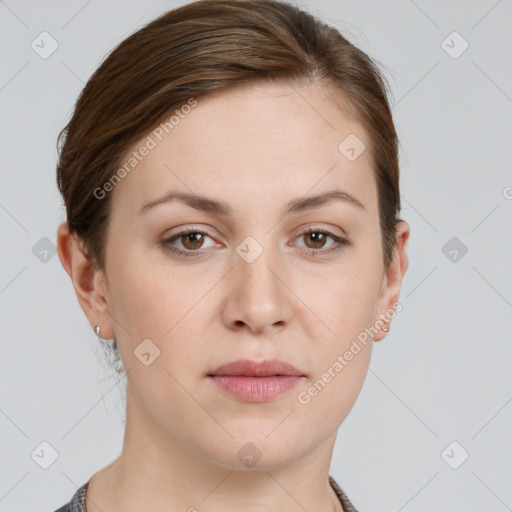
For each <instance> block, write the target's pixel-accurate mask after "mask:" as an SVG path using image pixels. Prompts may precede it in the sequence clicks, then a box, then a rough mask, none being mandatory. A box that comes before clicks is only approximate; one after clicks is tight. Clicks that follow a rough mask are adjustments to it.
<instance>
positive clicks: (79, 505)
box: [55, 482, 89, 512]
mask: <svg viewBox="0 0 512 512" xmlns="http://www.w3.org/2000/svg"><path fill="white" fill-rule="evenodd" d="M88 484H89V482H86V483H85V484H84V485H82V487H79V488H78V489H77V491H76V492H75V494H73V497H72V498H71V501H70V502H69V503H66V504H65V505H63V506H62V507H60V508H59V509H58V510H56V511H55V512H87V510H86V508H85V495H86V493H87V485H88Z"/></svg>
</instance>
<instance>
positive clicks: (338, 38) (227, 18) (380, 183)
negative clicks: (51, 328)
mask: <svg viewBox="0 0 512 512" xmlns="http://www.w3.org/2000/svg"><path fill="white" fill-rule="evenodd" d="M259 80H268V81H271V82H280V81H282V82H286V83H289V84H292V83H295V84H299V85H300V84H303V83H311V82H315V81H316V82H320V83H321V84H323V85H326V86H329V87H331V88H333V89H334V90H336V91H338V92H340V93H341V95H340V98H341V97H342V98H343V107H344V111H345V112H347V114H350V117H353V118H355V119H357V120H358V121H360V122H361V124H362V125H363V127H364V129H365V130H366V131H367V133H368V137H369V145H368V146H369V149H370V155H371V159H372V166H373V170H374V173H375V178H376V181H377V187H378V203H379V221H380V227H381V235H382V236H381V239H382V247H383V259H384V265H385V266H386V267H387V266H388V265H389V263H390V261H391V256H392V251H393V247H394V245H395V229H396V224H397V223H398V221H399V220H400V219H399V218H398V214H399V212H400V192H399V164H398V140H397V135H396V132H395V128H394V124H393V119H392V115H391V109H390V107H389V103H388V99H387V91H388V84H387V82H386V80H385V78H384V77H383V75H382V74H381V72H380V71H379V69H378V67H377V66H376V64H375V63H374V62H373V61H372V60H371V59H370V58H369V57H368V56H367V55H366V54H365V53H364V52H363V51H361V50H359V49H358V48H357V47H355V46H354V45H353V44H352V43H350V42H349V41H348V40H347V39H345V38H344V37H343V36H342V35H341V34H340V33H339V32H338V30H336V29H335V28H333V27H331V26H329V25H327V24H325V23H323V22H321V21H320V20H319V19H317V18H316V17H315V16H313V15H312V14H310V13H307V12H305V11H303V10H301V9H299V8H298V7H296V6H294V5H292V4H291V3H287V2H281V1H274V0H199V1H195V2H192V3H190V4H187V5H185V6H182V7H179V8H177V9H174V10H171V11H169V12H167V13H165V14H163V15H161V16H160V17H158V18H157V19H155V20H153V21H151V22H150V23H148V24H147V25H145V26H144V27H142V28H141V29H139V30H137V31H136V32H135V33H133V34H132V35H130V36H129V37H128V38H126V39H125V40H123V41H122V42H121V43H119V44H118V45H117V46H116V47H115V48H114V49H113V50H112V52H111V53H110V54H109V55H108V57H107V58H106V59H105V60H104V61H103V63H102V64H101V65H100V66H99V68H98V69H97V70H96V71H95V72H94V74H93V75H92V76H91V77H90V79H89V81H88V82H87V84H86V86H85V87H84V89H83V90H82V92H81V94H80V96H79V98H78V100H77V102H76V106H75V109H74V112H73V115H72V117H71V119H70V121H69V122H68V124H67V125H66V126H65V128H64V129H63V130H62V131H61V132H60V133H59V136H58V139H57V150H58V152H59V161H58V164H57V184H58V187H59V190H60V192H61V194H62V196H63V199H64V202H65V206H66V213H67V223H68V226H69V230H70V232H71V233H73V232H74V233H76V234H77V235H78V236H79V237H80V239H81V240H82V241H83V250H84V254H86V255H87V257H88V258H89V259H90V260H91V262H93V263H94V265H95V266H96V267H97V268H100V269H104V264H105V246H106V244H105V242H106V233H107V227H108V221H109V212H110V208H111V204H112V202H111V200H110V198H111V194H110V195H109V196H108V197H105V198H104V199H97V198H96V197H95V195H94V193H93V191H94V190H95V189H97V188H98V187H101V186H102V185H103V184H104V183H105V182H107V181H108V179H109V178H110V177H112V176H113V175H114V173H115V171H116V170H117V169H118V166H119V165H120V164H121V162H122V161H123V158H124V155H125V154H126V152H127V151H128V150H129V148H130V147H131V146H132V145H133V144H134V143H135V142H137V141H138V140H140V139H141V138H142V137H143V136H145V135H146V134H147V133H149V131H150V130H151V129H152V128H153V127H154V126H155V125H157V124H158V123H160V122H161V121H162V119H163V118H164V117H165V116H166V115H168V112H170V111H172V110H173V109H175V108H176V107H178V106H180V105H182V104H184V103H186V102H187V101H188V100H189V99H190V98H191V97H194V98H199V97H201V96H202V95H206V94H207V93H208V92H211V91H215V90H220V89H227V88H230V87H234V86H237V85H242V84H244V83H247V82H253V81H259ZM340 142H341V141H340Z"/></svg>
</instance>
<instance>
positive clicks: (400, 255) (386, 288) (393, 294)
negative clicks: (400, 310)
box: [373, 220, 410, 341]
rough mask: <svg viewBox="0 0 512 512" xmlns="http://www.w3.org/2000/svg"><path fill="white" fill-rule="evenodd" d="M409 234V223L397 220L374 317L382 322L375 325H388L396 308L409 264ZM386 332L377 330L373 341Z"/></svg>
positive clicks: (384, 335)
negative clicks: (377, 315) (390, 253)
mask: <svg viewBox="0 0 512 512" xmlns="http://www.w3.org/2000/svg"><path fill="white" fill-rule="evenodd" d="M409 234H410V227H409V224H408V223H407V222H405V221H403V220H401V221H399V222H398V224H397V226H396V238H395V240H396V243H395V247H394V249H393V255H392V259H391V262H390V264H389V266H388V267H387V269H385V272H384V277H383V279H382V287H381V291H380V295H379V307H378V311H379V317H378V319H376V320H379V319H382V322H379V323H378V324H377V325H379V324H381V323H383V324H384V325H385V326H387V327H390V324H391V319H390V312H391V311H393V310H394V309H395V308H396V306H395V304H396V303H397V302H398V297H399V296H400V288H401V286H402V279H403V277H404V274H405V271H406V270H407V267H408V265H409V260H408V257H407V243H408V241H409ZM386 313H387V314H386ZM388 332H389V331H383V330H379V332H378V333H377V334H376V335H375V336H374V338H373V341H380V340H382V339H384V338H385V337H386V335H387V333H388Z"/></svg>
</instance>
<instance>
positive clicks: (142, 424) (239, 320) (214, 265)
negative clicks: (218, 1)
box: [58, 83, 409, 512]
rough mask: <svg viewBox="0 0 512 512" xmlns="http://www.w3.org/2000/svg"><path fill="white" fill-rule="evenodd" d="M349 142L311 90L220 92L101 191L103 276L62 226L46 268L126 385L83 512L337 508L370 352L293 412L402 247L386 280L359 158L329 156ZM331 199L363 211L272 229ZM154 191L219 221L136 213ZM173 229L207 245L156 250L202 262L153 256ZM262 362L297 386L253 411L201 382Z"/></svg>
mask: <svg viewBox="0 0 512 512" xmlns="http://www.w3.org/2000/svg"><path fill="white" fill-rule="evenodd" d="M351 133H353V134H356V135H357V136H358V137H359V138H360V139H361V140H362V141H366V142H368V138H367V135H366V133H365V131H364V130H363V128H362V126H361V125H359V124H358V123H356V122H355V121H349V120H348V119H347V118H346V117H345V116H343V115H342V112H341V110H340V109H338V107H337V104H336V103H335V101H334V98H333V96H332V92H328V91H327V89H326V88H325V87H322V86H320V85H319V84H313V85H308V86H301V87H296V88H291V87H290V86H288V85H283V84H281V85H276V84H272V85H269V84H255V83H253V84H250V85H245V86H243V87H238V88H236V89H234V90H230V91H218V92H216V93H215V94H213V95H211V96H209V97H206V98H199V99H198V106H197V107H196V108H195V109H194V110H192V112H191V113H190V114H189V115H188V116H186V117H185V119H182V120H180V124H179V125H178V126H176V127H175V128H174V129H173V131H172V132H170V134H169V135H167V136H166V137H165V138H164V139H163V140H162V142H160V143H159V144H158V145H157V146H156V147H155V148H154V149H152V150H151V151H150V152H149V154H148V155H147V156H146V157H144V158H143V159H142V160H141V161H140V163H139V164H138V165H137V167H136V169H134V170H132V171H131V173H130V174H129V175H127V176H126V177H125V178H124V179H123V180H122V182H121V183H120V184H118V185H117V186H116V187H115V189H114V192H113V197H112V201H113V203H112V206H113V208H112V213H111V218H110V224H109V232H108V240H107V247H106V265H105V272H103V271H101V270H96V269H94V267H93V266H91V264H90V262H89V261H88V260H87V259H86V258H85V257H84V255H83V253H82V252H81V250H80V245H79V240H78V239H77V238H76V236H74V235H70V234H69V231H68V229H67V226H66V223H62V225H61V226H60V227H59V229H58V252H59V257H60V260H61V262H62V264H63V266H64V268H65V270H66V271H67V272H68V274H69V275H70V277H71V279H72V282H73V285H74V288H75V291H76V294H77V297H78V300H79V302H80V305H81V307H82V309H83V311H84V312H85V314H86V315H87V318H88V319H89V321H90V324H91V326H95V325H100V326H101V336H102V337H103V338H112V337H116V338H117V342H118V345H119V347H120V351H121V355H122V359H123V363H124V367H125V370H126V371H127V373H128V375H127V381H128V384H127V391H126V393H127V417H126V432H125V438H124V445H123V450H122V454H121V455H120V456H119V458H118V459H116V460H115V461H114V462H113V463H112V464H110V465H109V466H107V467H106V468H104V469H102V470H101V471H99V472H98V473H96V474H94V475H93V476H92V478H91V481H90V484H89V490H88V496H87V509H88V511H89V512H96V511H100V510H101V511H102V512H114V511H116V510H124V511H125V512H132V511H133V512H135V511H138V512H140V510H147V506H148V504H151V510H153V511H154V512H159V511H164V510H165V511H166V512H168V511H169V510H183V511H185V510H187V511H190V512H192V511H193V510H195V509H197V510H198V511H200V512H202V511H218V510H222V511H239V510H244V511H248V512H253V511H263V510H265V511H266V512H274V511H276V512H277V511H279V512H280V511H282V510H287V511H299V510H300V511H302V512H303V510H304V509H305V510H316V511H322V512H327V511H329V512H331V511H333V510H342V507H341V504H340V503H339V501H338V499H337V497H336V495H335V493H334V491H333V490H332V489H331V487H330V485H329V483H328V475H329V466H330V463H331V457H332V452H333V448H334V443H335V439H336V435H337V429H338V427H339V426H340V424H341V423H342V422H343V420H344V419H345V417H346V416H347V414H348V413H349V411H350V409H351V408H352V406H353V405H354V403H355V400H356V398H357V396H358V394H359V392H360V390H361V387H362V384H363V381H364V378H365V376H366V374H367V371H368V365H369V362H370V356H371V350H372V340H371V339H370V340H369V342H368V343H367V344H366V345H365V346H363V347H362V350H361V351H360V352H359V353H358V354H357V355H355V356H354V358H353V359H352V360H351V361H350V362H349V363H348V364H347V365H346V366H345V367H344V368H343V370H342V371H340V372H338V373H336V376H335V377H334V378H332V379H331V381H330V382H329V383H328V384H327V385H326V386H325V387H324V388H323V389H322V390H321V391H320V392H319V393H318V394H317V395H316V396H314V397H312V398H311V400H310V402H309V403H307V404H303V403H300V402H299V400H298V398H297V396H298V394H299V393H300V392H301V391H305V390H308V389H309V388H310V387H311V386H312V385H313V383H315V382H316V381H317V380H318V379H320V378H321V377H322V374H324V373H325V372H326V371H327V369H328V368H329V367H332V366H333V363H334V362H335V361H336V358H337V357H338V356H339V355H343V354H344V353H345V352H346V351H347V350H348V349H349V348H350V346H351V343H352V342H353V340H355V339H356V337H357V335H358V334H359V333H361V332H362V331H364V329H365V328H368V327H370V326H373V325H374V324H375V322H376V320H378V319H379V318H382V317H381V315H384V314H386V312H387V311H390V310H392V308H393V305H394V304H396V302H397V301H398V297H399V292H400V287H401V283H402V279H403V276H404V274H405V271H406V269H407V265H408V261H407V253H406V247H407V242H408V238H409V225H408V224H407V223H406V222H404V221H402V222H400V224H399V225H398V227H397V237H396V247H395V250H394V253H393V260H392V262H391V264H390V265H389V267H388V268H385V267H384V265H383V257H382V246H381V233H380V227H379V220H378V203H377V185H376V182H375V178H374V174H373V170H372V168H371V164H370V154H369V150H366V151H363V153H362V154H361V155H360V156H359V157H358V158H357V159H356V160H355V161H349V160H348V159H347V158H346V157H345V156H344V155H343V154H342V153H341V152H340V151H339V150H338V145H339V144H340V142H341V141H342V140H343V139H344V138H345V137H346V136H347V135H349V134H351ZM141 140H143V139H141ZM139 146H140V144H136V145H134V149H135V148H137V147H139ZM334 188H338V189H342V190H344V191H346V192H348V193H350V194H351V195H353V196H354V197H356V198H357V199H358V200H359V201H360V202H361V203H362V204H363V205H364V209H363V208H358V207H356V206H354V205H353V204H351V203H348V202H340V201H332V202H329V203H327V204H325V205H323V206H321V207H319V208H317V209H312V210H308V211H304V212H300V213H296V214H291V215H288V216H284V217H283V215H282V213H281V211H282V209H283V208H284V206H285V205H286V204H287V203H288V202H289V201H291V200H293V199H297V198H301V197H303V196H312V195H316V194H319V193H322V192H325V191H329V190H332V189H334ZM168 191H180V192H194V193H196V194H201V195H205V196H208V197H210V198H213V199H216V200H219V201H224V202H226V203H228V204H229V206H230V207H231V208H232V210H233V213H232V216H231V217H223V216H220V215H214V214H212V213H208V212H203V211H199V210H196V209H194V208H192V207H190V206H187V205H185V204H184V203H182V202H179V201H172V202H168V203H165V204H161V205H159V206H156V207H154V208H152V209H150V210H148V211H147V212H146V213H144V214H142V215H140V214H139V212H138V211H139V209H140V208H141V206H142V205H144V204H145V203H147V202H148V201H151V200H153V199H155V198H158V197H160V196H162V195H163V194H164V193H165V192H168ZM179 227H183V228H186V227H190V231H192V232H194V229H196V231H197V230H200V231H203V232H206V233H207V235H206V236H205V237H204V240H203V245H201V243H200V241H199V242H194V240H193V239H192V241H189V242H188V243H187V239H186V238H185V239H183V238H179V237H178V239H177V240H175V241H174V242H170V243H169V244H168V246H171V247H177V248H180V249H182V250H186V249H188V250H189V251H190V252H193V251H194V250H195V251H202V255H200V256H198V257H183V256H178V255H173V254H172V253H171V252H169V251H168V250H166V249H165V248H164V247H162V246H161V245H160V244H159V242H160V241H161V240H163V239H165V238H170V236H171V235H174V234H175V233H176V231H177V229H176V228H179ZM310 227H313V228H322V229H325V230H327V231H329V232H331V233H333V234H335V235H337V236H342V237H343V236H345V237H348V238H349V240H350V241H351V242H352V243H351V245H349V246H342V247H341V248H340V249H339V250H337V251H332V252H327V251H328V249H330V248H331V247H333V244H335V242H334V240H333V239H331V238H330V237H327V239H325V241H324V245H322V243H321V242H318V241H315V238H314V236H313V237H311V236H309V235H307V234H304V232H305V231H306V230H307V229H308V228H310ZM248 236H250V237H253V238H254V239H255V240H257V242H258V243H259V244H260V245H261V246H262V248H263V252H262V254H261V255H260V256H259V257H258V258H257V259H256V260H255V261H253V262H252V263H247V262H246V261H245V260H244V259H243V258H242V257H240V256H239V254H238V253H237V252H236V248H237V246H238V245H239V244H240V243H241V242H242V241H243V240H244V239H245V238H246V237H248ZM308 249H309V250H311V251H313V252H314V251H316V252H317V254H316V255H315V256H312V255H308V254H306V253H305V252H303V251H304V250H308ZM322 252H323V253H322ZM386 325H388V324H386ZM386 335H387V332H385V331H382V330H380V331H379V332H378V334H377V335H376V336H375V337H374V338H373V341H379V340H382V339H383V338H384V337H385V336H386ZM146 338H149V339H150V340H152V342H153V343H154V344H155V345H156V346H158V348H159V349H160V351H161V352H160V356H159V357H158V358H157V359H156V360H155V361H154V362H153V363H152V364H151V365H149V366H145V365H144V364H142V363H141V362H140V360H139V359H138V358H137V357H135V355H134V353H133V351H134V350H135V349H136V347H137V346H138V345H139V344H140V343H141V341H142V340H144V339H146ZM361 345H362V344H361ZM274 357H275V358H278V359H283V360H285V361H287V362H289V363H291V364H293V365H294V366H295V367H296V368H298V369H299V370H301V371H302V372H303V373H304V374H305V375H306V377H304V378H303V379H302V381H301V382H300V383H299V385H298V386H297V387H295V388H294V389H292V390H291V391H288V392H286V393H284V394H282V395H280V396H278V397H276V398H274V399H272V400H270V401H267V402H261V403H248V402H242V401H239V400H237V399H236V398H232V397H229V396H227V395H225V394H224V393H222V392H220V391H219V390H218V389H217V388H216V387H215V386H214V385H213V384H212V382H211V381H210V380H209V379H208V378H207V377H206V375H207V374H208V373H209V372H211V371H212V370H213V369H215V368H216V367H217V366H219V365H221V364H224V363H226V362H229V361H233V360H236V359H242V358H247V359H253V360H257V361H261V360H263V359H267V358H274ZM248 442H251V443H253V444H254V445H255V446H256V447H257V448H258V450H259V451H260V452H261V454H262V456H261V459H260V460H259V461H258V462H257V463H256V465H254V466H253V467H251V468H248V467H246V466H244V465H243V464H242V463H241V461H240V460H239V458H238V457H237V452H238V451H239V450H240V449H241V448H242V447H243V446H244V445H245V444H246V443H248ZM191 507H195V508H191Z"/></svg>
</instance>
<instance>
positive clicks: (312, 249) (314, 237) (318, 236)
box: [298, 228, 351, 256]
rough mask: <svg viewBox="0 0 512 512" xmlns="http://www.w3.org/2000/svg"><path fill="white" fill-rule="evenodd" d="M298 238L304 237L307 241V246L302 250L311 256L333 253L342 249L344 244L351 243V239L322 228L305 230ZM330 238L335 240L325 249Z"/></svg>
mask: <svg viewBox="0 0 512 512" xmlns="http://www.w3.org/2000/svg"><path fill="white" fill-rule="evenodd" d="M298 238H299V239H301V238H302V239H304V240H305V241H306V248H305V249H301V251H303V252H305V253H306V254H308V255H311V256H317V255H319V254H326V253H331V252H334V251H338V250H340V249H342V248H343V247H344V246H349V245H351V242H350V241H349V240H347V239H345V238H342V237H339V236H337V235H335V234H334V233H331V232H330V231H326V230H325V229H321V228H310V229H308V230H307V231H305V232H303V233H302V234H301V235H300V236H299V237H298ZM329 238H330V239H331V240H333V243H332V244H330V245H328V246H327V247H328V249H324V247H325V246H326V243H327V240H328V239H329ZM319 249H322V250H319Z"/></svg>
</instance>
